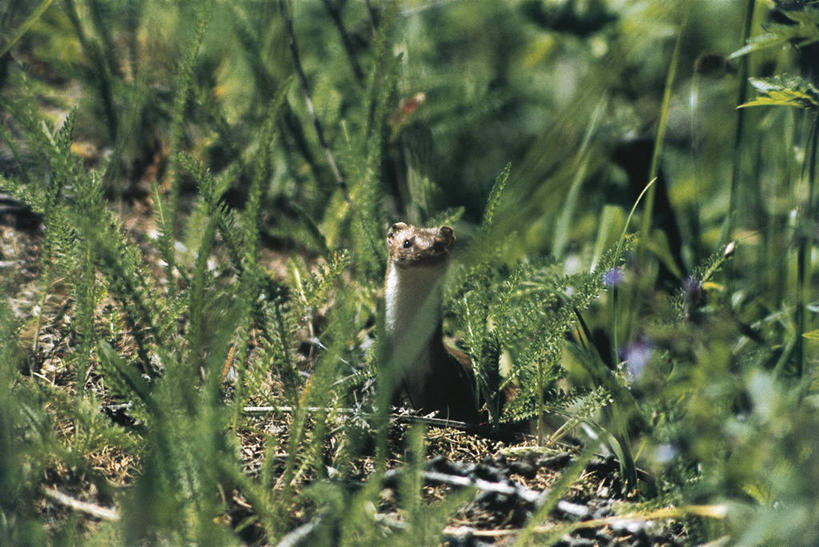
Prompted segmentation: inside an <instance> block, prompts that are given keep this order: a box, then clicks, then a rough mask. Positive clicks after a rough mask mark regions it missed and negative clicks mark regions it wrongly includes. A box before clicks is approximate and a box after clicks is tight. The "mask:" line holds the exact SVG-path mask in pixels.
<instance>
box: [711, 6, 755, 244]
mask: <svg viewBox="0 0 819 547" xmlns="http://www.w3.org/2000/svg"><path fill="white" fill-rule="evenodd" d="M755 4H756V0H748V4H747V5H746V6H745V27H744V28H743V31H742V44H743V45H745V44H746V43H747V42H748V38H749V37H750V36H751V26H752V23H753V20H754V6H755ZM747 96H748V55H743V56H742V57H740V58H739V88H738V89H737V106H739V105H741V104H744V103H745V100H746V98H747ZM744 125H745V109H744V108H739V109H738V111H737V125H736V129H735V131H734V150H733V167H732V170H731V193H730V195H729V198H728V214H727V215H726V217H725V225H724V226H723V230H722V234H721V237H720V241H722V242H723V243H725V242H726V241H728V240H729V239H731V237H732V236H731V234H732V233H733V231H734V224H735V220H736V207H737V194H738V193H739V175H740V170H741V169H740V167H741V166H740V163H741V161H740V151H741V144H742V132H743V128H744Z"/></svg>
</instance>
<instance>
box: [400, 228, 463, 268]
mask: <svg viewBox="0 0 819 547" xmlns="http://www.w3.org/2000/svg"><path fill="white" fill-rule="evenodd" d="M454 245H455V232H454V231H453V230H452V228H450V227H449V226H441V227H440V228H417V227H415V226H410V225H409V224H405V223H403V222H396V223H395V224H393V225H392V226H391V227H390V229H389V231H388V232H387V250H388V251H389V256H390V262H391V263H392V264H393V265H394V266H396V267H398V268H409V267H413V266H433V265H438V264H443V263H445V262H446V261H447V259H448V258H449V253H450V251H451V250H452V247H453V246H454Z"/></svg>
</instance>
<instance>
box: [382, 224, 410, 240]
mask: <svg viewBox="0 0 819 547" xmlns="http://www.w3.org/2000/svg"><path fill="white" fill-rule="evenodd" d="M404 228H409V225H408V224H406V223H405V222H396V223H395V224H393V225H392V226H390V229H389V230H387V238H389V239H392V236H394V235H395V233H396V232H399V231H401V230H403V229H404Z"/></svg>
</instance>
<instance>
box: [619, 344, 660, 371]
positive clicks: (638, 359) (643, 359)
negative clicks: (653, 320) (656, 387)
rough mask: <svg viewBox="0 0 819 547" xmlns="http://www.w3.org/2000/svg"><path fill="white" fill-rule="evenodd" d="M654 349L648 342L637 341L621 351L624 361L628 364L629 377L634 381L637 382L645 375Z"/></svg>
mask: <svg viewBox="0 0 819 547" xmlns="http://www.w3.org/2000/svg"><path fill="white" fill-rule="evenodd" d="M652 353H654V349H653V348H652V347H651V345H649V344H648V343H647V342H643V341H637V342H631V343H629V344H628V345H626V347H625V348H623V350H622V351H621V355H622V357H623V361H625V362H626V370H627V371H628V376H629V378H631V379H632V380H636V379H637V378H639V377H640V376H642V374H643V370H645V368H646V365H647V364H648V362H649V360H651V354H652Z"/></svg>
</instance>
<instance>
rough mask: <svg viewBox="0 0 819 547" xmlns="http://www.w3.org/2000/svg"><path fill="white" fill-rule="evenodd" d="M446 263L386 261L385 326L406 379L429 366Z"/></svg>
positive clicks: (437, 322) (438, 316)
mask: <svg viewBox="0 0 819 547" xmlns="http://www.w3.org/2000/svg"><path fill="white" fill-rule="evenodd" d="M445 271H446V263H445V262H443V263H439V264H433V265H423V266H421V265H415V266H411V267H407V268H400V267H397V266H395V265H394V264H392V263H390V265H389V269H388V271H387V279H386V283H385V302H386V314H385V327H386V331H387V336H388V337H389V339H390V344H391V345H392V348H393V350H394V352H395V358H396V360H397V361H398V362H399V363H398V364H399V365H400V366H401V368H404V367H407V368H406V369H405V371H406V375H407V379H408V380H409V381H410V382H412V381H413V380H412V379H413V377H415V376H423V375H425V374H427V373H428V372H429V370H430V369H431V367H432V363H431V362H430V360H431V350H430V341H431V338H432V336H433V335H434V334H435V332H436V330H437V328H438V325H439V324H440V313H441V312H440V307H441V281H442V280H443V276H444V272H445Z"/></svg>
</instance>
